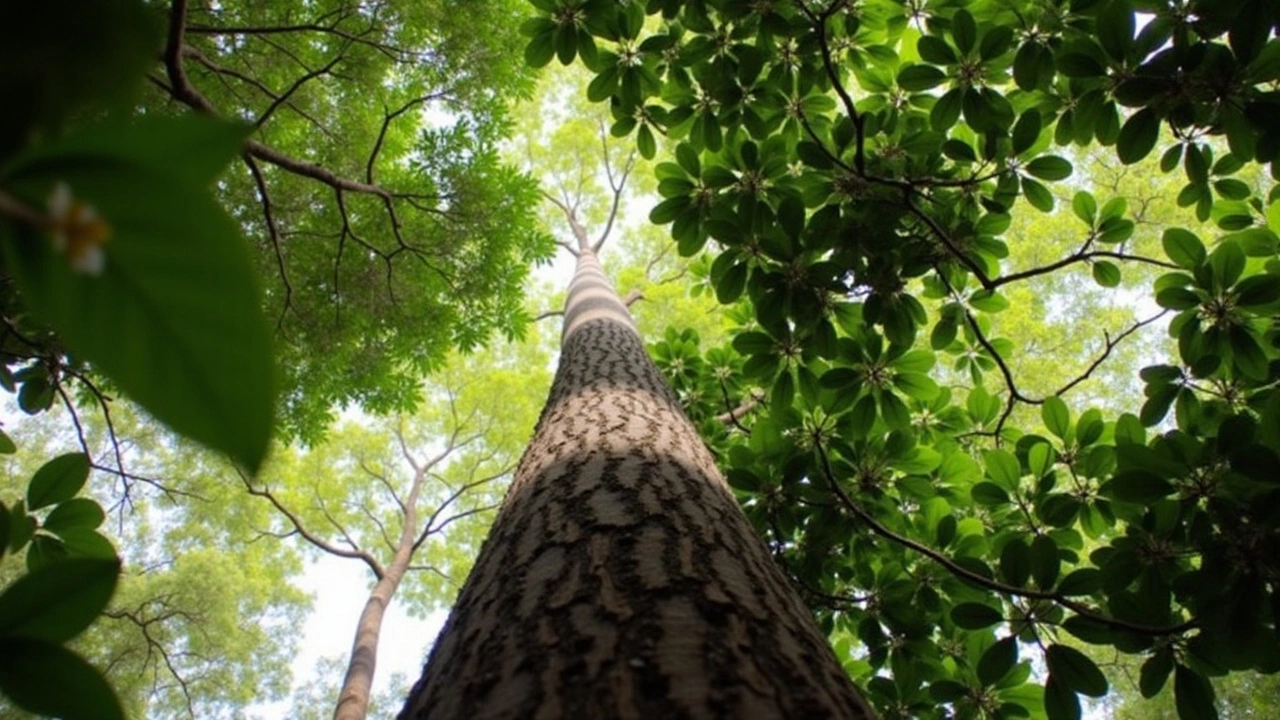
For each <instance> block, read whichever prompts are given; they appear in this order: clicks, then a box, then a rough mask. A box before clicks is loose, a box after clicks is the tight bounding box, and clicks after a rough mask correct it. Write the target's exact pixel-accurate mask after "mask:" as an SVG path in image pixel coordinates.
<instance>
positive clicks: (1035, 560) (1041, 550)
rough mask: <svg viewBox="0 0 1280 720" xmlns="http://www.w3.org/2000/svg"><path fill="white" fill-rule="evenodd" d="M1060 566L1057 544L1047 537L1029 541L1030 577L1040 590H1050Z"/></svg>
mask: <svg viewBox="0 0 1280 720" xmlns="http://www.w3.org/2000/svg"><path fill="white" fill-rule="evenodd" d="M1061 565H1062V560H1061V558H1059V557H1058V544H1057V543H1055V542H1054V541H1053V538H1051V537H1049V536H1048V535H1037V536H1036V538H1035V539H1034V540H1032V541H1031V577H1033V578H1035V581H1036V585H1037V586H1038V587H1040V588H1041V589H1042V590H1052V589H1053V584H1054V583H1055V582H1057V580H1058V570H1059V568H1060V567H1061Z"/></svg>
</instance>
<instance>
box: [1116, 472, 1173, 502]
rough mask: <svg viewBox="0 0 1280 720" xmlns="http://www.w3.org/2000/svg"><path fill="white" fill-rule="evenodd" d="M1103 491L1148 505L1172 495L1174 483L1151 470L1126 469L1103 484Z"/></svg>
mask: <svg viewBox="0 0 1280 720" xmlns="http://www.w3.org/2000/svg"><path fill="white" fill-rule="evenodd" d="M1103 492H1104V493H1106V494H1108V495H1109V496H1111V497H1113V498H1115V499H1117V500H1123V501H1125V502H1132V503H1139V504H1141V505H1147V504H1150V503H1153V502H1155V501H1156V500H1160V499H1162V498H1165V497H1168V496H1169V495H1171V494H1172V493H1173V485H1172V484H1171V483H1170V482H1169V481H1168V480H1166V479H1164V478H1162V477H1160V476H1159V475H1156V474H1155V473H1153V472H1151V471H1149V470H1126V471H1124V472H1122V473H1119V474H1118V475H1116V476H1115V477H1114V478H1112V479H1111V480H1110V481H1109V482H1107V483H1106V484H1105V485H1103Z"/></svg>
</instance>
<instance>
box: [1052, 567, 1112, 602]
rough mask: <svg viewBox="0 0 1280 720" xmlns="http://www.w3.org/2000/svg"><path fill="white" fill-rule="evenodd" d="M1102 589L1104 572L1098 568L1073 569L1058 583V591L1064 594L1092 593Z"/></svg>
mask: <svg viewBox="0 0 1280 720" xmlns="http://www.w3.org/2000/svg"><path fill="white" fill-rule="evenodd" d="M1100 589H1102V572H1101V571H1099V570H1098V569H1097V568H1080V569H1079V570H1073V571H1071V572H1070V573H1068V574H1067V576H1066V577H1064V578H1062V582H1060V583H1058V592H1060V593H1062V594H1063V595H1067V596H1073V595H1076V596H1078V595H1092V594H1094V593H1095V592H1097V591H1098V590H1100Z"/></svg>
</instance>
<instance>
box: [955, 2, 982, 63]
mask: <svg viewBox="0 0 1280 720" xmlns="http://www.w3.org/2000/svg"><path fill="white" fill-rule="evenodd" d="M951 38H952V39H953V40H955V41H956V48H957V49H958V50H959V51H960V54H962V55H967V54H969V52H970V51H971V50H973V46H974V44H975V43H977V41H978V27H977V25H976V24H975V23H974V21H973V15H971V14H969V11H968V10H965V9H964V8H960V9H959V10H956V14H955V15H953V16H952V17H951Z"/></svg>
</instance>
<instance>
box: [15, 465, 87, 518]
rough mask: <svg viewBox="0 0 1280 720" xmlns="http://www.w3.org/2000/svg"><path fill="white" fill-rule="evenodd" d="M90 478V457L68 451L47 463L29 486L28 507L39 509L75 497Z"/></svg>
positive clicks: (38, 471)
mask: <svg viewBox="0 0 1280 720" xmlns="http://www.w3.org/2000/svg"><path fill="white" fill-rule="evenodd" d="M88 479H89V457H88V456H87V455H85V454H84V453H68V454H66V455H59V456H58V457H56V458H54V459H52V460H50V461H49V462H47V463H45V464H44V465H43V466H41V468H40V469H39V470H37V471H36V474H35V475H34V476H33V477H32V478H31V483H30V484H29V485H28V486H27V507H28V508H30V509H31V510H39V509H40V508H42V507H45V506H47V505H53V504H55V503H60V502H63V501H64V500H69V499H71V498H73V497H75V495H76V493H78V492H80V488H82V487H84V484H85V481H86V480H88Z"/></svg>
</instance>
